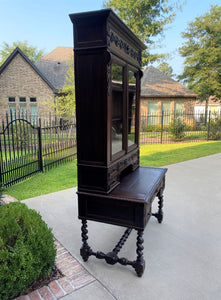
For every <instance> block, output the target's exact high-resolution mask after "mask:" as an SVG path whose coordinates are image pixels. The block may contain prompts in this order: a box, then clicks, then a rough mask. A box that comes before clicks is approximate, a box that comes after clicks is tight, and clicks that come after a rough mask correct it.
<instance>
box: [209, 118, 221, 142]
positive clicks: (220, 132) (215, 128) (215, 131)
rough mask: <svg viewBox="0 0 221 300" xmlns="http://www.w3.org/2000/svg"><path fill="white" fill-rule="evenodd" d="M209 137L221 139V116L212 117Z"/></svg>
mask: <svg viewBox="0 0 221 300" xmlns="http://www.w3.org/2000/svg"><path fill="white" fill-rule="evenodd" d="M209 139H211V140H219V139H221V118H218V117H217V116H215V117H214V118H211V119H210V123H209Z"/></svg>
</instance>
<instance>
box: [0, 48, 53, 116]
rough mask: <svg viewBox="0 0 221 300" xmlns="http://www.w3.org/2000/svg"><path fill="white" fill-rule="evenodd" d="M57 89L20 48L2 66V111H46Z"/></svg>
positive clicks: (34, 113) (0, 107) (0, 89)
mask: <svg viewBox="0 0 221 300" xmlns="http://www.w3.org/2000/svg"><path fill="white" fill-rule="evenodd" d="M56 93H57V90H56V88H55V87H54V86H53V84H52V83H51V82H50V81H49V80H48V79H47V78H46V77H45V76H44V74H43V73H41V72H40V71H39V69H38V68H37V67H36V66H35V65H34V64H33V63H32V62H31V61H30V59H29V58H28V57H27V56H26V55H25V54H24V53H23V52H22V51H21V50H20V49H19V48H16V49H15V50H14V51H13V52H12V53H11V55H10V56H9V57H8V58H7V59H6V61H5V62H4V63H3V64H2V66H1V67H0V109H1V115H3V116H4V115H5V113H9V112H10V111H11V112H12V114H14V113H15V111H16V112H18V111H20V114H21V115H23V116H24V115H26V114H27V115H28V114H31V115H45V114H48V113H49V112H50V111H51V110H50V109H49V108H47V106H45V105H44V103H45V102H46V101H48V102H49V101H53V99H54V96H55V95H56Z"/></svg>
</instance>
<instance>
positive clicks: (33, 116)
mask: <svg viewBox="0 0 221 300" xmlns="http://www.w3.org/2000/svg"><path fill="white" fill-rule="evenodd" d="M30 115H31V123H32V124H34V125H36V124H37V117H38V107H37V106H34V105H31V106H30Z"/></svg>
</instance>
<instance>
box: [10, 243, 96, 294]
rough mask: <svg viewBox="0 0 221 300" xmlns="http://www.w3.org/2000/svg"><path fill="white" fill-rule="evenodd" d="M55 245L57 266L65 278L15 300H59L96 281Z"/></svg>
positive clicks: (66, 252) (60, 246) (62, 249)
mask: <svg viewBox="0 0 221 300" xmlns="http://www.w3.org/2000/svg"><path fill="white" fill-rule="evenodd" d="M55 245H56V248H57V254H56V260H55V265H56V267H57V268H58V269H59V270H60V271H61V273H62V274H63V275H64V277H62V278H59V279H56V280H53V281H51V282H50V283H49V284H48V285H45V286H43V287H41V288H39V289H37V290H35V291H33V292H31V293H30V294H28V295H24V296H20V297H18V298H15V299H14V300H57V299H60V298H62V297H64V296H66V295H68V294H70V293H72V292H74V291H75V290H77V289H79V288H81V287H83V286H85V285H87V284H89V283H90V282H92V281H94V280H95V278H94V277H93V276H92V275H91V274H89V273H88V272H87V271H86V270H85V269H84V268H83V266H82V265H81V264H80V263H79V262H78V261H77V260H76V259H75V258H74V257H73V256H72V255H71V254H70V253H69V252H68V251H67V250H66V249H65V248H64V247H63V246H62V245H61V244H60V243H59V242H58V241H55Z"/></svg>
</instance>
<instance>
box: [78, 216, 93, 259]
mask: <svg viewBox="0 0 221 300" xmlns="http://www.w3.org/2000/svg"><path fill="white" fill-rule="evenodd" d="M87 233H88V230H87V220H86V219H83V220H82V226H81V237H82V242H83V244H82V247H81V250H80V254H81V256H82V258H83V260H84V261H87V260H88V257H89V256H90V255H91V252H92V250H91V248H90V247H89V245H88V243H87V240H88V236H87Z"/></svg>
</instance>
